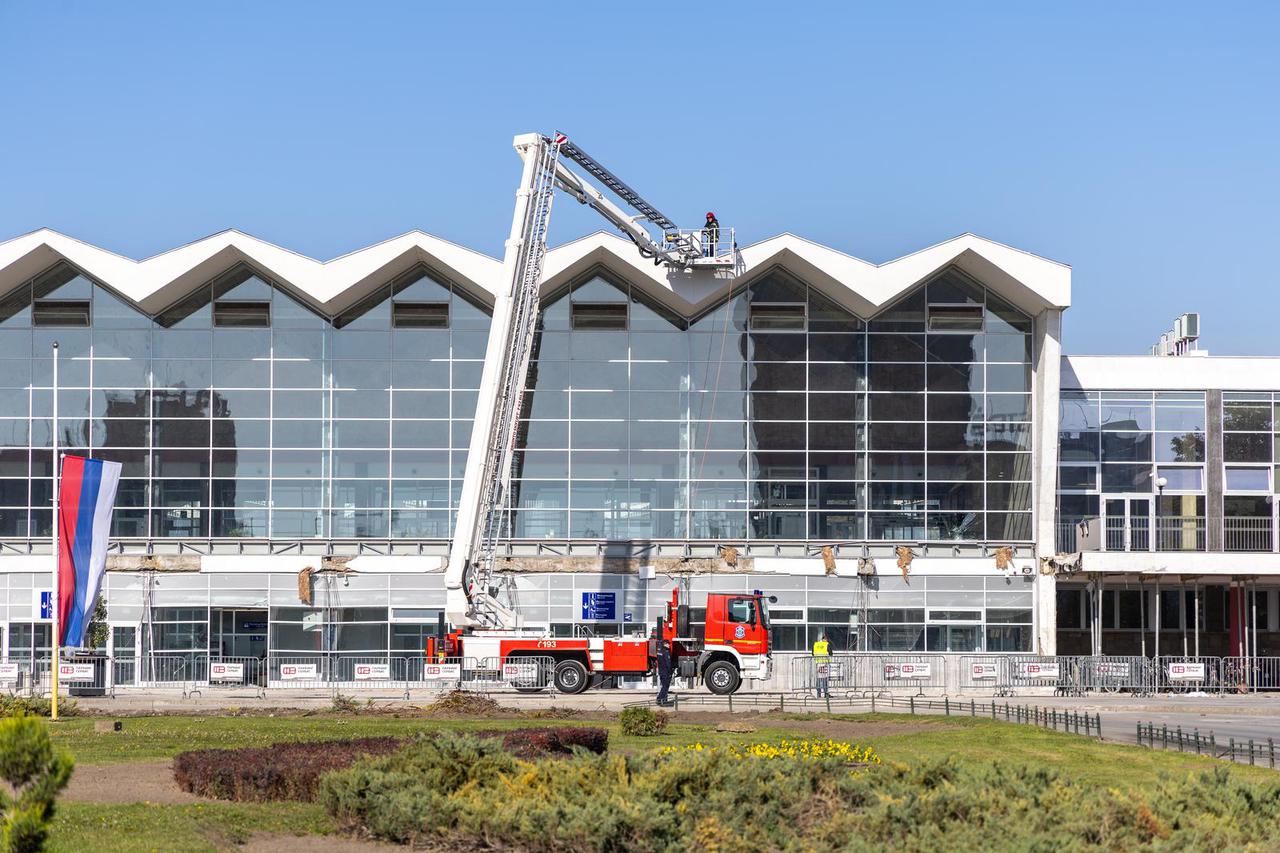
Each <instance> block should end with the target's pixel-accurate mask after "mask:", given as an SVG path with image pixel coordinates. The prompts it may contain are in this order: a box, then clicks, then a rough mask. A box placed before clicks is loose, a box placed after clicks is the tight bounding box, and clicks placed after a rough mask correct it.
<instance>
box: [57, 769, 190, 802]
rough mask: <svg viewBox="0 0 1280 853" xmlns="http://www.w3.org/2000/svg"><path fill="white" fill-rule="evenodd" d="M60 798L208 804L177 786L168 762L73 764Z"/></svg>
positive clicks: (89, 800) (94, 800) (68, 799)
mask: <svg viewBox="0 0 1280 853" xmlns="http://www.w3.org/2000/svg"><path fill="white" fill-rule="evenodd" d="M61 799H65V800H67V801H70V802H77V803H104V804H108V805H124V804H128V803H156V804H158V805H165V806H171V805H182V804H184V803H207V802H210V801H209V800H206V799H204V798H203V797H197V796H196V795H195V794H188V793H187V792H186V791H184V790H182V789H181V788H179V787H178V783H177V782H175V781H174V779H173V762H172V761H170V760H168V759H161V760H158V761H126V762H123V763H121V764H80V765H77V766H76V769H75V772H74V773H72V774H71V782H70V783H68V785H67V788H66V790H65V791H64V792H63V793H62V795H61Z"/></svg>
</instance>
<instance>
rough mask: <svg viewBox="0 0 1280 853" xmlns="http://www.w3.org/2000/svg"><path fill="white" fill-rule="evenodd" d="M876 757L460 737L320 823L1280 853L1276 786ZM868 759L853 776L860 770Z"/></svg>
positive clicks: (325, 791) (347, 782)
mask: <svg viewBox="0 0 1280 853" xmlns="http://www.w3.org/2000/svg"><path fill="white" fill-rule="evenodd" d="M871 754H873V753H869V752H868V751H867V750H866V749H865V748H856V747H853V746H848V747H847V748H846V747H842V746H839V745H835V746H833V745H832V744H831V743H830V742H819V741H813V742H808V746H799V745H795V746H794V748H791V747H783V746H781V745H774V746H772V747H770V748H768V749H756V748H755V747H746V748H742V749H736V750H734V749H711V748H704V749H696V748H695V749H680V750H671V751H667V752H659V751H653V752H648V753H645V754H641V755H634V756H620V755H594V754H590V753H587V752H585V751H581V750H579V751H577V752H575V753H574V755H572V756H571V757H569V758H567V759H564V760H557V761H538V762H536V763H532V762H526V761H521V760H520V759H517V758H516V757H514V756H512V755H510V754H508V753H507V752H505V751H503V750H502V748H501V746H500V745H499V744H498V743H496V742H495V741H492V740H490V741H484V740H479V739H476V738H462V737H456V736H449V737H441V738H439V739H437V740H435V741H424V742H418V743H414V744H411V745H410V746H408V747H406V748H405V749H404V750H403V751H402V752H400V753H397V754H396V755H392V756H387V757H384V758H377V759H371V760H368V761H365V762H361V763H360V764H357V765H355V766H353V767H351V768H350V769H348V770H343V771H338V772H335V773H331V774H328V775H326V776H325V777H324V779H323V780H322V782H321V801H322V802H323V804H324V806H325V808H326V809H327V810H328V811H329V812H330V813H331V814H333V815H334V816H335V817H336V818H338V820H339V821H340V822H341V823H342V824H343V825H345V826H346V827H348V828H353V829H355V828H359V829H361V830H363V831H364V832H366V833H369V834H372V835H374V836H376V837H379V838H383V839H388V840H392V841H397V842H401V843H415V842H427V843H434V844H436V845H437V846H439V845H440V844H441V843H445V844H449V845H451V846H453V847H457V848H464V847H467V846H476V845H480V844H483V845H485V846H486V849H489V848H492V849H519V850H531V851H552V850H555V851H623V850H628V851H630V850H635V851H651V850H652V851H659V850H661V851H668V850H671V851H675V850H690V849H716V848H718V849H740V850H781V849H797V850H829V849H842V850H858V851H866V850H882V849H899V850H904V851H928V850H939V849H953V850H991V849H1001V850H1004V849H1008V850H1088V849H1106V850H1141V849H1170V850H1205V849H1246V848H1247V849H1259V850H1263V849H1277V848H1278V847H1280V785H1278V784H1275V783H1268V784H1266V785H1261V784H1254V783H1249V782H1243V781H1240V780H1238V779H1237V778H1236V777H1233V776H1232V775H1231V774H1229V773H1228V772H1227V771H1226V770H1225V769H1218V770H1216V771H1213V772H1205V773H1200V774H1198V775H1195V776H1189V777H1187V778H1185V779H1181V780H1165V781H1164V782H1163V783H1162V784H1161V785H1160V787H1159V788H1158V790H1157V791H1156V792H1155V793H1154V794H1153V795H1152V796H1151V797H1150V798H1149V799H1148V798H1146V797H1144V796H1143V795H1141V794H1138V793H1133V792H1125V791H1117V790H1110V789H1106V788H1103V787H1100V786H1096V785H1092V784H1082V783H1077V782H1073V781H1069V780H1065V779H1063V778H1061V777H1059V776H1058V775H1057V774H1055V773H1054V772H1053V771H1051V770H1048V769H1046V768H1026V767H1020V766H1012V765H1008V764H1003V763H1000V762H998V761H997V762H995V763H993V764H991V765H989V766H978V765H961V764H958V763H956V762H955V761H954V760H951V759H948V760H942V761H934V762H929V763H925V764H923V765H921V766H920V767H918V768H914V769H913V768H909V767H905V766H902V765H891V766H884V765H881V766H874V762H869V763H870V764H871V765H872V766H869V767H866V768H862V767H854V768H851V767H850V764H851V763H852V764H858V763H868V762H865V761H863V760H862V759H865V758H866V757H867V756H868V755H871ZM851 758H856V759H858V761H851V760H850V759H851Z"/></svg>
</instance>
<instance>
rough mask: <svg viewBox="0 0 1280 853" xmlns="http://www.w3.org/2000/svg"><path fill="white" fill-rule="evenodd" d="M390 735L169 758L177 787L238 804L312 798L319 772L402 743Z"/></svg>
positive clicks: (384, 752)
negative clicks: (234, 801) (171, 761)
mask: <svg viewBox="0 0 1280 853" xmlns="http://www.w3.org/2000/svg"><path fill="white" fill-rule="evenodd" d="M404 743H405V742H404V741H403V740H402V739H400V738H394V737H374V738H361V739H358V740H334V741H310V742H305V743H277V744H273V745H271V746H268V747H250V748H245V749H195V750H191V751H190V752H183V753H180V754H179V755H178V757H177V758H175V759H174V760H173V777H174V779H176V780H177V782H178V787H180V788H182V790H184V791H189V792H190V793H192V794H197V795H199V796H201V797H213V798H215V799H219V800H237V801H240V802H267V801H271V800H303V801H310V800H313V799H315V795H316V790H317V786H318V784H319V781H320V776H321V775H323V774H325V773H328V772H329V771H330V770H341V769H343V768H346V767H350V766H351V765H352V764H354V763H356V762H357V761H359V760H360V759H362V758H368V757H369V756H376V755H388V754H390V753H392V752H395V751H396V750H397V749H399V748H400V747H402V746H403V745H404Z"/></svg>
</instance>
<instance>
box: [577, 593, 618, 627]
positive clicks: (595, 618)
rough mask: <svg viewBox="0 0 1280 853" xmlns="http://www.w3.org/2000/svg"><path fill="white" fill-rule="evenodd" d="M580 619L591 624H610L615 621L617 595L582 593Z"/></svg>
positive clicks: (616, 615)
mask: <svg viewBox="0 0 1280 853" xmlns="http://www.w3.org/2000/svg"><path fill="white" fill-rule="evenodd" d="M582 618H583V619H585V620H588V621H592V622H612V621H614V620H615V619H617V618H618V599H617V593H615V592H584V593H583V594H582Z"/></svg>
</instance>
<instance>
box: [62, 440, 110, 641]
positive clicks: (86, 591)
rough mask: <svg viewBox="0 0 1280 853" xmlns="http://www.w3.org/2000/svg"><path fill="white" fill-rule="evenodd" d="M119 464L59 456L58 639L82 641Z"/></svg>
mask: <svg viewBox="0 0 1280 853" xmlns="http://www.w3.org/2000/svg"><path fill="white" fill-rule="evenodd" d="M119 482H120V463H119V462H104V461H102V460H101V459H85V458H84V457H82V456H66V457H63V460H62V485H61V487H60V488H59V491H58V624H60V625H61V626H62V638H61V643H62V645H64V646H71V647H73V648H76V647H79V646H81V645H83V644H84V635H85V631H86V630H88V627H89V621H90V620H91V619H93V608H94V604H95V602H96V601H97V598H98V590H99V589H101V587H102V575H103V573H104V572H105V571H106V568H107V535H108V534H109V533H110V532H111V508H112V507H113V506H114V505H115V502H116V486H117V485H118V484H119Z"/></svg>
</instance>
